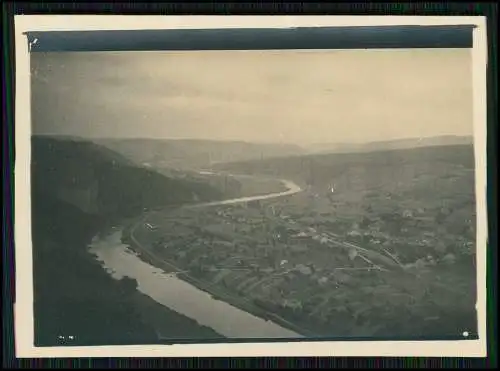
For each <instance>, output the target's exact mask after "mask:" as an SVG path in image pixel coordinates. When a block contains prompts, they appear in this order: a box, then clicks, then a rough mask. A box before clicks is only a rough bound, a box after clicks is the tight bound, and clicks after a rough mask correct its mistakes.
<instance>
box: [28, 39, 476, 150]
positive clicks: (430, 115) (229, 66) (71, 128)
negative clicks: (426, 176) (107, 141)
mask: <svg viewBox="0 0 500 371" xmlns="http://www.w3.org/2000/svg"><path fill="white" fill-rule="evenodd" d="M471 53H472V50H471V49H414V50H338V51H298V52H297V51H241V52H238V51H227V52H226V51H222V52H221V51H217V52H212V51H202V52H201V51H200V52H96V53H90V52H81V53H68V52H65V53H32V62H31V63H32V77H33V79H32V81H33V84H32V112H33V116H32V119H33V132H34V133H36V134H63V135H76V136H83V137H155V138H201V139H217V140H245V141H255V142H280V141H281V142H289V143H296V144H302V145H304V144H311V143H325V142H369V141H378V140H389V139H398V138H409V137H429V136H437V135H450V134H451V135H472V72H471V67H472V59H471V55H472V54H471Z"/></svg>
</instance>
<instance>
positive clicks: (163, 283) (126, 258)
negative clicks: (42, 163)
mask: <svg viewBox="0 0 500 371" xmlns="http://www.w3.org/2000/svg"><path fill="white" fill-rule="evenodd" d="M282 182H283V184H285V185H286V187H287V188H288V190H287V191H285V192H280V193H272V194H266V195H260V196H251V197H241V198H236V199H230V200H223V201H216V202H207V203H200V204H196V205H190V206H189V207H206V206H215V205H228V204H235V203H244V202H249V201H255V200H264V199H270V198H276V197H284V196H288V195H292V194H295V193H298V192H300V191H301V188H300V187H299V186H298V185H296V184H295V183H293V182H291V181H288V180H282ZM121 237H122V231H121V230H119V229H114V230H112V231H111V232H110V233H109V234H107V235H104V236H96V237H94V239H93V240H92V243H91V244H90V246H89V251H90V253H92V254H93V255H95V256H96V258H97V259H98V260H99V261H101V262H102V264H103V267H104V268H105V269H106V270H107V271H108V273H110V274H111V276H112V277H113V278H115V279H120V278H122V277H124V276H127V277H131V278H134V279H136V280H137V283H138V289H139V291H141V292H142V293H144V294H146V295H148V296H149V297H150V298H152V299H153V300H155V301H156V302H158V303H160V304H162V305H164V306H165V307H168V308H170V309H172V310H174V311H176V312H178V313H181V314H183V315H185V316H187V317H189V318H192V319H194V320H196V321H197V322H198V323H199V324H201V325H204V326H207V327H210V328H212V329H213V330H214V331H216V332H218V333H219V334H221V335H223V336H225V337H227V338H298V337H302V336H301V335H299V334H297V333H295V332H293V331H291V330H288V329H286V328H283V327H281V326H279V325H277V324H276V323H274V322H271V321H268V320H265V319H262V318H259V317H256V316H254V315H252V314H250V313H248V312H245V311H243V310H241V309H238V308H236V307H234V306H232V305H230V304H228V303H225V302H223V301H220V300H216V299H214V298H213V297H212V296H211V295H210V294H208V293H206V292H204V291H202V290H200V289H198V288H196V287H195V286H193V285H191V284H189V283H187V282H185V281H183V280H181V279H179V278H177V277H176V276H175V275H173V274H171V273H164V272H163V271H162V270H161V269H159V268H156V267H154V266H152V265H150V264H148V263H145V262H144V261H142V260H141V259H140V258H139V257H137V255H136V254H135V253H134V252H133V251H132V250H130V249H129V248H128V246H127V245H125V244H123V242H122V241H121Z"/></svg>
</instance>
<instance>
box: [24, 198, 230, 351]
mask: <svg viewBox="0 0 500 371" xmlns="http://www.w3.org/2000/svg"><path fill="white" fill-rule="evenodd" d="M32 199H33V203H34V205H35V207H34V211H33V212H34V217H33V223H32V228H33V237H32V241H33V275H34V278H35V279H34V288H33V289H34V292H33V296H34V297H33V299H34V322H35V323H34V325H35V329H34V330H35V344H36V346H39V347H47V346H98V345H131V344H158V343H159V342H163V341H164V339H162V340H161V341H160V340H159V336H158V335H159V334H158V331H161V335H162V337H163V338H169V339H173V340H176V339H181V340H182V339H200V340H201V339H210V338H213V339H220V338H223V336H221V335H220V334H218V333H216V332H215V331H213V330H211V329H209V328H207V327H203V326H200V325H199V324H198V323H197V322H196V321H193V320H192V319H190V318H188V317H186V316H183V315H182V314H179V313H176V312H174V311H172V310H170V309H168V308H165V307H163V306H162V305H160V304H158V303H156V302H155V301H153V300H152V299H151V298H149V297H148V296H146V295H144V294H143V293H141V292H139V291H138V290H137V287H136V283H135V281H134V280H127V279H125V280H116V279H113V278H112V277H111V276H110V275H109V274H108V273H107V272H106V271H105V270H104V269H103V267H102V265H101V264H100V263H99V262H98V261H97V260H96V259H95V257H94V256H92V255H91V254H90V253H89V251H88V245H89V244H90V243H91V241H92V238H93V236H96V234H105V233H107V232H106V231H107V230H108V229H109V228H111V227H112V226H113V225H114V223H113V222H114V221H115V220H116V219H115V218H103V217H96V216H90V215H87V214H85V213H83V212H81V211H80V210H78V209H76V208H74V207H72V206H70V205H67V204H65V203H62V202H59V201H57V200H55V199H51V198H50V197H47V196H45V195H43V196H40V195H38V194H36V195H35V196H34V197H33V198H32ZM49 210H50V215H52V218H47V217H46V215H48V212H49Z"/></svg>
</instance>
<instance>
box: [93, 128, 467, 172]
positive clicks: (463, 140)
mask: <svg viewBox="0 0 500 371" xmlns="http://www.w3.org/2000/svg"><path fill="white" fill-rule="evenodd" d="M93 141H94V142H95V143H97V144H99V145H102V146H104V147H107V148H109V149H112V150H113V151H116V152H117V153H120V154H121V155H123V156H124V157H126V158H128V159H130V160H131V161H133V162H135V163H136V164H141V165H147V166H152V167H156V168H174V169H203V168H210V167H211V166H212V165H214V164H219V163H231V162H241V161H250V160H265V159H268V158H284V157H295V156H303V155H307V154H319V153H356V152H375V151H385V150H394V149H408V148H420V147H432V146H449V145H464V144H465V145H466V144H472V142H473V138H472V137H469V136H452V135H449V136H438V137H429V138H410V139H398V140H390V141H379V142H370V143H318V144H312V145H305V146H299V145H295V144H278V143H249V142H244V141H216V140H201V139H154V138H153V139H149V138H147V139H146V138H137V139H128V138H127V139H111V138H110V139H96V140H93Z"/></svg>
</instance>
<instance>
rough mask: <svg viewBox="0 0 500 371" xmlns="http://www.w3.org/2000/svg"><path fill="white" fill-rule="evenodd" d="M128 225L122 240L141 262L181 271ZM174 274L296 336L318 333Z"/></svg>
mask: <svg viewBox="0 0 500 371" xmlns="http://www.w3.org/2000/svg"><path fill="white" fill-rule="evenodd" d="M131 227H132V226H131V225H129V226H128V227H127V228H125V229H123V231H122V242H123V243H124V244H126V245H128V246H130V248H131V249H132V250H133V251H134V252H135V253H136V254H137V257H138V258H140V259H141V260H142V261H143V262H145V263H147V264H150V265H152V266H154V267H157V268H160V269H162V270H164V271H165V272H166V273H169V272H177V271H181V270H182V269H181V268H180V267H177V266H175V264H173V263H172V262H169V261H167V260H165V259H163V258H159V257H157V256H156V255H155V254H154V253H152V252H151V251H150V250H149V249H148V248H147V247H144V246H141V245H140V243H138V241H136V240H135V238H132V237H131V230H132V228H131ZM176 276H177V277H178V278H179V279H181V280H183V281H185V282H186V283H189V284H190V285H192V286H193V287H196V288H197V289H199V290H201V291H203V292H205V293H207V294H209V295H210V296H211V297H212V298H213V299H215V300H219V301H222V302H225V303H227V304H229V305H231V306H233V307H235V308H238V309H240V310H242V311H244V312H247V313H249V314H251V315H253V316H256V317H258V318H261V319H263V320H265V321H271V322H272V323H274V324H276V325H279V326H281V327H283V328H286V329H288V330H290V331H293V332H295V333H296V335H297V336H296V337H299V338H300V337H303V336H307V337H317V336H318V334H317V333H314V332H313V331H311V330H309V329H306V328H304V327H305V326H301V325H300V324H295V323H291V322H289V321H288V320H286V319H285V318H282V317H280V316H279V315H277V314H275V313H272V312H270V311H268V310H267V309H266V308H262V307H260V306H258V305H257V304H256V303H254V302H253V301H249V300H247V299H244V298H240V297H235V296H233V295H231V294H229V293H226V292H224V291H223V290H221V289H220V288H217V287H216V286H214V285H213V284H210V283H206V282H203V281H202V280H200V279H198V278H195V277H192V276H190V275H188V274H186V273H177V274H176Z"/></svg>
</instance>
